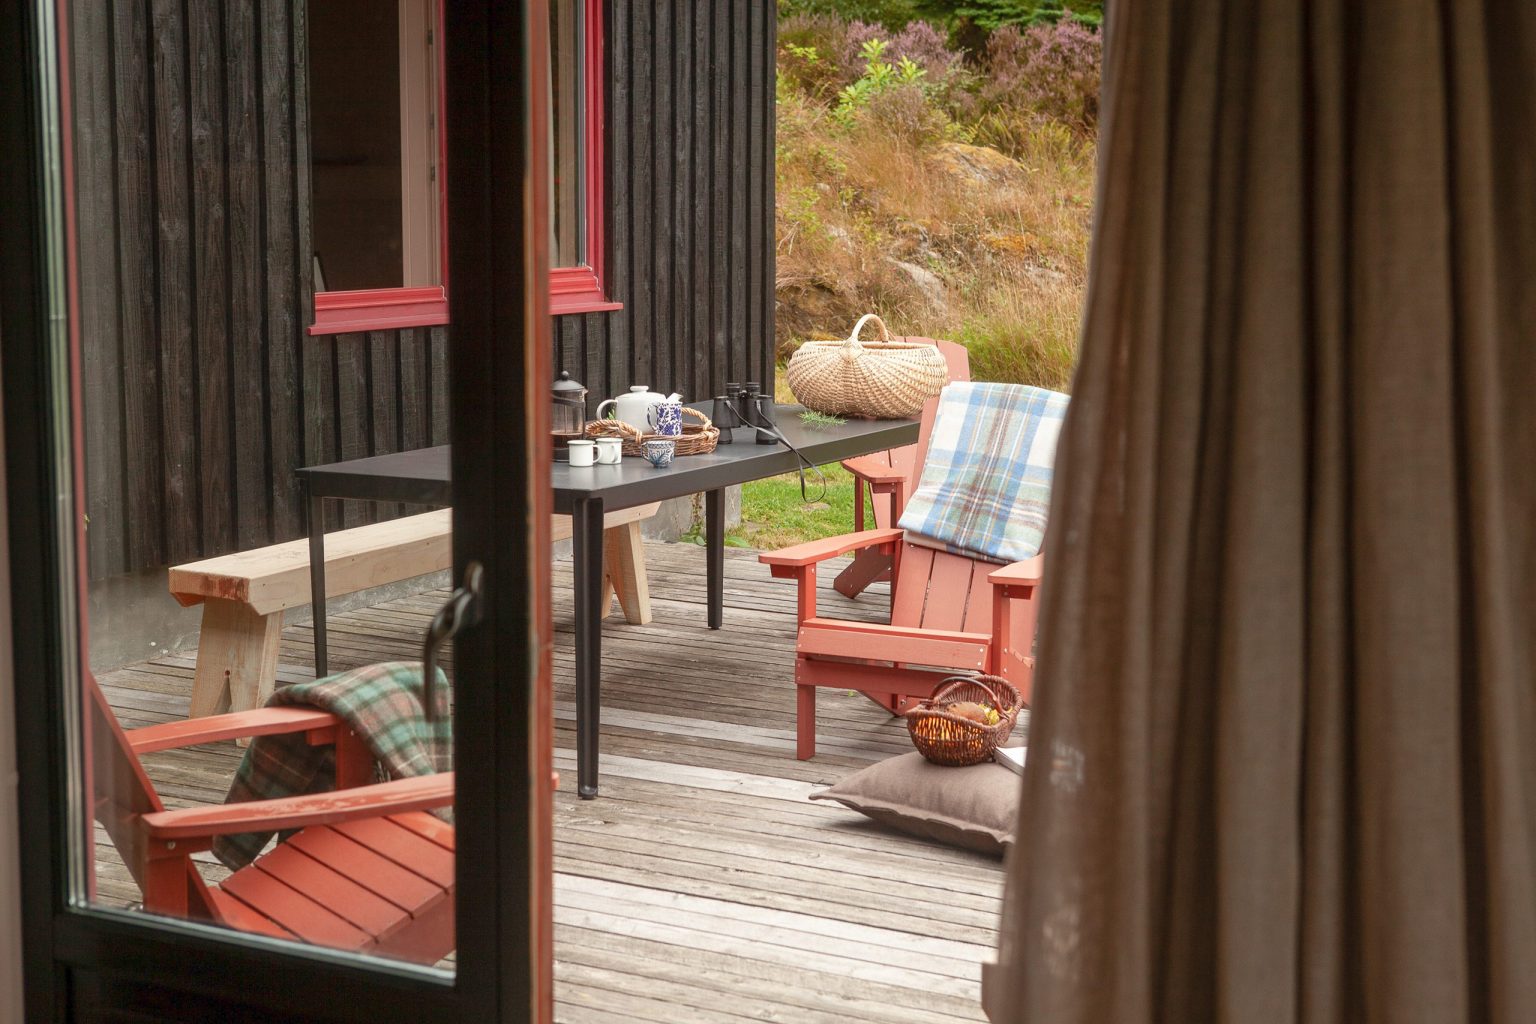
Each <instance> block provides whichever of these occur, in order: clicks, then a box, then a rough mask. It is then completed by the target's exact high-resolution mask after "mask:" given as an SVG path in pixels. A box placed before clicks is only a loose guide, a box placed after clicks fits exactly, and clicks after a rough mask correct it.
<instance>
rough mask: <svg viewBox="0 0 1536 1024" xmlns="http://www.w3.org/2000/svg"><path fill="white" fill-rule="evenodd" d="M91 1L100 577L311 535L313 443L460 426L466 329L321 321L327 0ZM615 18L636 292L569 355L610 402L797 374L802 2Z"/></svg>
mask: <svg viewBox="0 0 1536 1024" xmlns="http://www.w3.org/2000/svg"><path fill="white" fill-rule="evenodd" d="M72 11H73V20H74V24H73V29H72V35H73V45H74V47H75V59H74V61H73V69H74V76H75V81H74V90H75V93H74V94H75V100H76V111H77V113H76V129H75V130H76V159H77V161H78V166H77V177H78V180H79V183H80V196H79V221H80V234H81V239H80V242H81V245H80V260H81V283H82V316H83V320H84V323H83V327H84V338H85V362H84V370H85V381H84V383H85V403H86V432H87V439H86V440H87V444H86V452H87V455H86V489H87V500H86V505H87V511H88V515H89V517H90V518H89V523H88V526H87V534H86V536H87V543H88V547H89V559H90V571H91V575H92V577H95V578H100V577H105V576H112V575H117V574H120V573H124V572H128V571H132V570H137V569H146V568H154V567H158V566H165V565H173V564H176V563H178V562H183V561H187V560H190V559H193V558H197V557H202V556H207V555H213V554H218V553H222V552H225V551H232V550H239V549H242V548H249V547H255V546H259V545H262V544H268V543H272V542H275V541H281V540H287V539H291V538H293V537H297V536H299V535H300V533H301V530H302V524H303V513H302V508H301V506H300V500H299V492H298V488H297V485H296V481H295V479H294V476H293V470H294V469H295V468H296V467H298V466H301V465H307V464H314V463H318V462H326V461H334V460H336V459H341V458H353V457H358V456H363V455H374V454H382V453H385V452H391V451H400V450H406V449H411V448H419V447H423V446H426V445H432V444H440V443H443V442H445V441H446V440H447V408H446V382H447V367H448V345H449V329H448V328H420V329H414V330H403V331H379V332H370V333H366V334H343V335H331V336H325V337H309V336H308V335H307V334H306V333H305V328H306V327H307V325H308V324H309V321H310V310H311V308H312V302H313V294H312V293H313V285H312V281H311V278H310V267H309V261H308V259H307V254H308V253H309V252H310V249H311V243H310V225H309V191H310V181H309V136H308V72H307V67H306V64H305V60H304V54H305V53H306V43H305V39H306V33H305V16H304V15H305V4H304V2H303V0H224V2H221V3H206V2H201V0H192V2H182V0H110V2H109V0H77V2H76V3H74V4H72ZM606 27H607V31H606V47H605V50H606V56H607V61H608V67H607V69H606V76H607V80H608V95H607V97H606V107H607V144H606V148H605V164H606V167H605V169H604V171H605V175H606V196H607V205H608V210H607V221H606V237H607V244H608V249H607V254H606V255H607V265H606V267H605V275H606V282H605V283H606V285H607V288H608V291H609V294H610V296H611V297H612V298H613V299H615V300H617V301H620V302H622V303H624V308H623V309H622V310H619V311H617V312H605V313H589V314H580V315H573V316H564V317H560V318H558V321H557V324H556V331H555V336H556V345H557V351H556V365H557V366H560V367H562V368H565V369H568V370H570V371H571V373H572V374H573V375H576V376H579V377H580V378H581V379H582V380H583V381H584V382H585V383H586V384H587V386H588V388H589V389H590V391H591V393H592V396H593V399H594V401H595V400H596V399H598V398H600V397H604V396H607V395H610V394H613V393H616V392H617V391H619V390H621V389H622V388H624V387H626V386H628V385H629V384H632V383H644V384H649V385H651V386H652V387H653V388H657V389H665V390H677V391H681V392H683V393H684V394H685V395H687V396H688V397H689V398H707V397H708V396H710V395H712V394H715V393H716V392H717V391H719V390H720V389H721V387H722V386H723V384H724V383H725V382H726V381H727V380H745V379H762V380H771V378H772V358H773V347H772V320H773V310H772V307H771V303H772V301H773V287H772V280H773V239H772V219H771V218H772V214H771V211H772V203H773V134H772V133H773V64H774V8H773V7H772V6H771V5H770V4H768V3H766V2H764V0H722V2H719V3H711V2H709V0H666V2H658V3H650V4H629V3H623V2H619V0H614V2H612V3H610V4H609V5H608V9H607V12H606ZM398 511H400V510H399V509H370V508H367V507H365V506H361V505H359V504H357V503H349V505H348V508H347V510H346V513H345V520H344V521H345V524H346V525H355V524H357V523H360V522H365V521H368V520H369V519H372V518H376V517H379V516H383V515H390V514H394V513H397V512H398ZM342 523H343V520H342V518H341V517H340V516H339V515H338V516H337V517H336V519H335V521H334V522H333V523H332V524H331V525H332V526H333V527H334V526H339V525H342Z"/></svg>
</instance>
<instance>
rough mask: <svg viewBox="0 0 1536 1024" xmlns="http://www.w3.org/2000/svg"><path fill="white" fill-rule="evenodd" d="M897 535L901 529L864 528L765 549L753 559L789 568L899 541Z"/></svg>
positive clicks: (765, 563) (899, 538) (898, 535)
mask: <svg viewBox="0 0 1536 1024" xmlns="http://www.w3.org/2000/svg"><path fill="white" fill-rule="evenodd" d="M901 537H902V531H901V530H898V529H896V528H894V527H892V528H889V529H884V530H864V531H863V532H862V533H845V534H843V535H842V536H839V537H825V538H823V539H821V540H811V541H806V542H805V543H804V544H794V545H791V546H790V547H787V548H780V549H779V550H777V551H765V552H763V553H762V554H760V555H758V556H757V560H758V561H759V562H762V563H763V564H764V565H776V566H791V567H794V566H804V565H815V564H816V563H817V562H825V561H826V560H827V559H829V558H836V557H837V556H838V555H846V554H847V553H848V552H850V551H858V550H859V549H860V548H869V547H874V546H876V545H878V544H894V543H895V542H897V541H899V540H901Z"/></svg>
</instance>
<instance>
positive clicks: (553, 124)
mask: <svg viewBox="0 0 1536 1024" xmlns="http://www.w3.org/2000/svg"><path fill="white" fill-rule="evenodd" d="M584 6H585V0H552V2H551V3H550V5H549V39H550V50H551V53H550V77H551V85H550V90H549V100H550V116H549V123H550V130H551V132H552V133H553V135H554V140H553V141H554V144H553V145H552V146H551V147H550V173H549V179H550V197H551V201H552V203H553V209H552V210H551V211H550V213H551V216H550V224H551V235H552V237H551V238H550V254H549V262H550V265H551V266H555V267H578V266H581V265H582V264H583V263H585V262H586V259H587V253H586V208H585V206H586V204H585V188H584V186H585V181H586V175H585V170H586V167H585V163H586V139H585V132H584V130H583V129H584V125H585V120H586V118H585V111H586V99H585V95H584V84H585V83H584V81H583V79H584V76H585V69H586V60H585V56H586V47H585V35H586V26H585V24H584V22H585V17H584V14H583V10H582V8H583V7H584Z"/></svg>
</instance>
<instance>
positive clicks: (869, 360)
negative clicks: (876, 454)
mask: <svg viewBox="0 0 1536 1024" xmlns="http://www.w3.org/2000/svg"><path fill="white" fill-rule="evenodd" d="M871 320H873V321H874V322H875V324H876V326H877V327H879V329H880V340H878V341H861V340H859V332H860V331H862V330H863V329H864V325H865V324H866V323H868V322H870V321H871ZM784 380H785V382H786V383H788V384H789V390H790V391H792V392H794V395H795V400H796V401H797V402H799V403H800V404H801V405H803V406H805V407H806V408H807V409H812V410H815V411H816V412H820V413H826V414H827V415H829V416H866V417H869V418H871V419H908V418H910V417H913V416H916V415H917V414H918V413H920V412H922V411H923V403H924V402H926V401H928V399H930V398H932V397H933V396H934V395H937V394H938V393H939V391H940V390H941V389H942V388H943V387H944V385H945V384H947V383H949V366H948V364H946V363H945V362H944V356H943V355H942V354H940V352H939V350H938V349H937V348H936V347H934V346H933V345H931V344H918V343H913V342H908V341H902V340H900V339H892V338H891V333H890V331H888V330H886V327H885V321H884V320H881V319H880V318H879V317H878V316H876V315H875V314H873V313H867V314H865V315H864V316H862V317H860V318H859V322H858V323H856V324H854V325H853V333H851V334H850V335H849V336H848V339H847V340H846V341H807V342H806V343H804V344H803V345H801V346H800V347H799V348H798V349H796V350H795V354H794V355H793V356H791V357H790V359H789V365H788V366H787V367H785V368H784Z"/></svg>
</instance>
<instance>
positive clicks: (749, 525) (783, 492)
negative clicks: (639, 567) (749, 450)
mask: <svg viewBox="0 0 1536 1024" xmlns="http://www.w3.org/2000/svg"><path fill="white" fill-rule="evenodd" d="M821 471H822V472H823V473H825V474H826V475H827V491H826V494H825V495H823V494H821V493H820V491H821V486H820V482H819V481H818V480H817V478H816V475H815V474H814V473H807V474H806V482H805V483H806V487H805V491H806V495H807V496H808V497H810V498H811V499H812V501H811V503H810V504H809V505H808V504H806V503H805V500H804V499H802V498H801V497H800V476H799V474H798V473H786V474H784V475H783V476H775V477H769V478H768V479H766V480H754V481H753V482H752V483H749V484H744V485H742V489H741V525H740V526H733V527H731V528H730V529H729V530H727V531H726V534H725V543H726V545H727V546H728V547H736V548H757V549H759V550H762V551H772V550H774V549H776V548H782V547H788V546H789V545H791V544H799V543H802V542H804V541H808V540H819V539H820V538H822V537H835V536H837V535H838V534H841V533H848V532H850V531H852V530H853V475H852V474H850V473H849V472H848V471H847V470H846V469H844V468H843V467H842V466H840V465H837V464H836V463H834V464H832V465H829V466H822V467H821ZM683 540H685V541H692V542H693V543H695V544H703V543H704V527H703V524H702V523H701V524H697V525H695V526H694V528H693V529H692V530H690V531H689V532H688V533H687V534H685V535H684V536H683Z"/></svg>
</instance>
